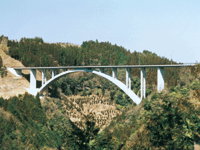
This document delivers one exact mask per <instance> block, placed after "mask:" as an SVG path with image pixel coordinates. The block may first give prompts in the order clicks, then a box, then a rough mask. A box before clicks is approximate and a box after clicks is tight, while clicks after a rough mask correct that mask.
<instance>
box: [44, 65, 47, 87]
mask: <svg viewBox="0 0 200 150" xmlns="http://www.w3.org/2000/svg"><path fill="white" fill-rule="evenodd" d="M46 82H47V70H46V69H45V70H44V84H46Z"/></svg>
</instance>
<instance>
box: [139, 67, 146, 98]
mask: <svg viewBox="0 0 200 150" xmlns="http://www.w3.org/2000/svg"><path fill="white" fill-rule="evenodd" d="M140 75H141V81H140V84H141V86H140V88H141V100H142V99H143V98H146V70H145V68H141V73H140Z"/></svg>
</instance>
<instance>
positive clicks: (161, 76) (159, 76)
mask: <svg viewBox="0 0 200 150" xmlns="http://www.w3.org/2000/svg"><path fill="white" fill-rule="evenodd" d="M164 85H165V82H164V68H158V70H157V90H158V92H161V91H162V90H163V89H164Z"/></svg>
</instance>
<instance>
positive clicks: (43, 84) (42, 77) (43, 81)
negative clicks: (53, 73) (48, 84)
mask: <svg viewBox="0 0 200 150" xmlns="http://www.w3.org/2000/svg"><path fill="white" fill-rule="evenodd" d="M43 85H44V70H43V69H42V86H43Z"/></svg>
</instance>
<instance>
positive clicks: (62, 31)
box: [0, 0, 200, 63]
mask: <svg viewBox="0 0 200 150" xmlns="http://www.w3.org/2000/svg"><path fill="white" fill-rule="evenodd" d="M1 35H4V36H7V37H8V38H9V39H13V40H18V41H19V40H20V39H21V38H22V37H26V38H34V37H36V36H37V37H41V38H42V39H43V40H44V42H48V43H57V42H62V43H72V44H78V45H81V44H82V42H83V41H89V40H93V41H96V40H98V41H99V42H110V43H111V44H116V45H118V46H122V47H124V48H126V49H127V50H130V51H131V52H134V51H137V52H143V50H148V51H151V52H153V53H156V54H157V55H159V56H161V57H165V58H168V59H170V60H171V59H173V60H174V61H176V62H182V63H195V62H200V0H0V36H1Z"/></svg>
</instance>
